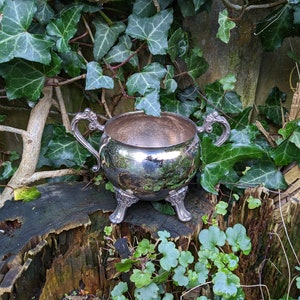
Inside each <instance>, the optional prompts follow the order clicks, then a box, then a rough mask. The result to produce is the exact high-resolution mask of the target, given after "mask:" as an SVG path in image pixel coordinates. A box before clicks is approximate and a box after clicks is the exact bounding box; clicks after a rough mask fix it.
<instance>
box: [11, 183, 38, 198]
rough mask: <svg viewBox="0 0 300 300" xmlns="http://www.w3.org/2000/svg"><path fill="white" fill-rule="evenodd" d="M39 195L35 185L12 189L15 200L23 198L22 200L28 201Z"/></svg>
mask: <svg viewBox="0 0 300 300" xmlns="http://www.w3.org/2000/svg"><path fill="white" fill-rule="evenodd" d="M40 196H41V193H40V191H39V190H38V189H37V187H35V186H33V187H28V186H23V187H20V188H16V189H14V199H15V201H19V200H23V201H24V202H30V201H32V200H35V199H37V198H39V197H40Z"/></svg>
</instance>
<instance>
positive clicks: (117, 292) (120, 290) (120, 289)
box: [110, 281, 128, 300]
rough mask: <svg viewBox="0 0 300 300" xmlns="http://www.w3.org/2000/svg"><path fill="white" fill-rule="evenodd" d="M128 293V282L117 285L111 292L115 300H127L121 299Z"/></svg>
mask: <svg viewBox="0 0 300 300" xmlns="http://www.w3.org/2000/svg"><path fill="white" fill-rule="evenodd" d="M127 291H128V285H127V283H126V282H122V281H121V282H119V283H118V284H117V285H115V286H114V288H113V289H112V291H111V293H110V294H111V296H112V297H113V300H121V299H125V298H120V297H121V296H122V295H123V294H124V293H126V292H127Z"/></svg>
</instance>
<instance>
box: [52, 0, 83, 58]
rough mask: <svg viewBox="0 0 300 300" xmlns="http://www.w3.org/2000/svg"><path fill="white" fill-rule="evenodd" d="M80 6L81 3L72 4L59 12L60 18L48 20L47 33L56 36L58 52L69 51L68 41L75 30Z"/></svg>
mask: <svg viewBox="0 0 300 300" xmlns="http://www.w3.org/2000/svg"><path fill="white" fill-rule="evenodd" d="M82 7H83V6H82V5H78V6H76V5H74V6H71V7H69V8H67V9H66V10H64V11H63V12H62V13H61V16H60V18H57V19H54V20H52V21H50V23H49V24H48V25H47V27H46V29H47V33H48V34H49V35H50V36H53V37H55V38H56V47H57V50H58V52H61V53H65V52H68V51H70V46H69V41H70V39H71V38H72V37H73V36H74V35H75V33H76V32H77V26H78V22H79V20H80V17H81V10H82Z"/></svg>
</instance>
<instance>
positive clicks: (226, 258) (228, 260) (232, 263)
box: [220, 253, 239, 271]
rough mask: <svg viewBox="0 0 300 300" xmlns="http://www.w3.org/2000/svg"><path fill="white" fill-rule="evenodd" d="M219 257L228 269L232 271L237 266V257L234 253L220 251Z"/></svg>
mask: <svg viewBox="0 0 300 300" xmlns="http://www.w3.org/2000/svg"><path fill="white" fill-rule="evenodd" d="M220 259H221V261H222V263H223V264H224V266H226V267H227V268H228V269H229V270H230V271H234V270H235V269H236V268H237V267H238V266H239V258H238V256H236V255H235V254H234V253H220Z"/></svg>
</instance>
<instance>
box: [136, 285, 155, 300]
mask: <svg viewBox="0 0 300 300" xmlns="http://www.w3.org/2000/svg"><path fill="white" fill-rule="evenodd" d="M158 292H159V287H158V286H157V284H155V283H154V282H151V283H150V284H149V285H148V286H145V287H142V288H137V289H135V291H134V297H135V299H136V300H153V299H157V297H158V295H159V294H158Z"/></svg>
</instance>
